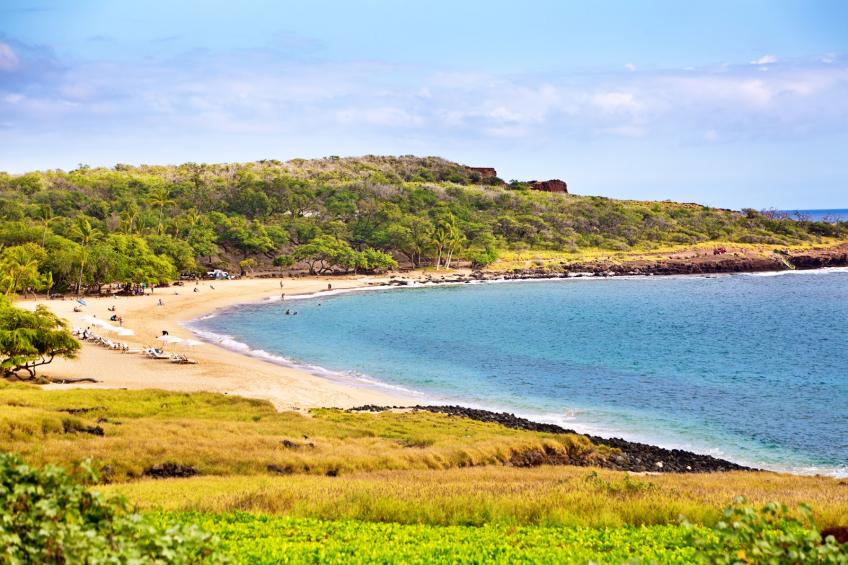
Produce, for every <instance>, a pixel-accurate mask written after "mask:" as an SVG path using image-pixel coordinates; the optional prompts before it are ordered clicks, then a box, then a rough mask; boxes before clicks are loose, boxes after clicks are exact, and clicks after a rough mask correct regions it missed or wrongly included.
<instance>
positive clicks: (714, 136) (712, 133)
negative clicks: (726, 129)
mask: <svg viewBox="0 0 848 565" xmlns="http://www.w3.org/2000/svg"><path fill="white" fill-rule="evenodd" d="M704 139H705V140H707V141H710V142H713V141H718V139H719V135H718V132H717V131H716V130H714V129H708V130H707V131H705V132H704Z"/></svg>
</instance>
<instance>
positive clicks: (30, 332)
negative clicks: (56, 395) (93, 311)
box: [0, 296, 80, 378]
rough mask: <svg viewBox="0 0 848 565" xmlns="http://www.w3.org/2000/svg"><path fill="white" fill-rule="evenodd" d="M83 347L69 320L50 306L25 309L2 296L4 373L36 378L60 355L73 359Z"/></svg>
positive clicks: (0, 370) (0, 358)
mask: <svg viewBox="0 0 848 565" xmlns="http://www.w3.org/2000/svg"><path fill="white" fill-rule="evenodd" d="M79 348H80V344H79V342H78V341H77V340H76V339H74V337H73V335H71V332H70V330H68V326H67V323H66V322H65V321H64V320H62V319H61V318H59V317H58V316H56V314H54V313H53V312H51V311H50V309H49V308H47V307H46V306H44V305H38V307H37V308H36V309H35V311H30V310H25V309H23V308H17V307H15V306H13V305H12V303H11V302H10V301H9V299H8V298H7V297H5V296H0V376H4V377H9V376H15V375H18V374H20V373H26V374H27V375H28V376H29V377H30V378H33V377H35V373H36V369H37V368H38V367H40V366H43V365H48V364H50V363H51V362H52V361H53V359H55V358H56V357H64V358H67V359H72V358H73V357H74V356H75V355H76V352H77V351H78V350H79Z"/></svg>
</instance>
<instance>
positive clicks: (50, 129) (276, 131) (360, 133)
mask: <svg viewBox="0 0 848 565" xmlns="http://www.w3.org/2000/svg"><path fill="white" fill-rule="evenodd" d="M366 154H391V155H406V154H414V155H438V156H441V157H445V158H447V159H450V160H454V161H458V162H461V163H464V164H468V165H472V166H491V167H495V168H496V169H497V170H498V174H499V176H501V177H502V178H504V179H505V180H511V179H520V180H531V179H547V178H561V179H563V180H566V181H567V182H568V185H569V189H570V191H571V192H574V193H577V194H596V195H603V196H609V197H615V198H635V199H651V200H663V199H672V200H678V201H685V202H699V203H704V204H709V205H713V206H722V207H728V208H743V207H753V208H779V209H796V208H804V209H808V208H848V2H844V1H842V0H821V1H819V0H803V1H780V0H769V1H760V0H733V1H723V0H713V1H709V2H708V1H703V2H695V1H692V2H680V1H679V0H675V1H661V0H643V1H640V2H634V1H625V0H621V1H606V0H597V1H593V2H565V1H532V0H525V1H523V2H514V1H499V0H489V1H462V0H452V1H450V2H447V1H441V0H431V1H429V2H416V3H412V2H403V1H400V0H398V1H376V0H360V1H356V2H353V1H349V0H338V1H334V2H332V1H324V0H309V1H304V0H301V1H299V2H286V1H279V0H278V1H270V0H269V1H260V0H254V1H251V0H241V1H239V2H233V1H232V0H228V1H218V0H203V1H201V0H197V1H181V2H175V1H173V0H170V1H160V0H145V1H144V2H113V1H106V0H103V1H98V0H75V1H74V2H67V1H63V0H56V1H48V0H43V1H40V0H31V1H19V0H0V170H5V171H8V172H11V173H20V172H24V171H27V170H34V169H39V170H41V169H54V168H61V169H65V170H70V169H74V168H76V167H77V166H78V165H79V164H80V163H84V164H88V165H91V166H113V165H115V164H116V163H128V164H141V163H147V164H154V163H155V164H175V163H183V162H187V161H196V162H206V163H212V162H232V161H254V160H259V159H280V160H288V159H292V158H297V157H300V158H312V157H323V156H328V155H343V156H346V155H366Z"/></svg>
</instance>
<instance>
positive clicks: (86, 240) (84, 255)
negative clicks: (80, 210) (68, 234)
mask: <svg viewBox="0 0 848 565" xmlns="http://www.w3.org/2000/svg"><path fill="white" fill-rule="evenodd" d="M72 231H73V234H74V236H75V237H76V239H77V240H78V241H79V244H80V268H79V278H78V279H77V294H80V293H81V292H82V275H83V273H84V272H85V263H86V261H87V260H88V248H89V246H90V245H91V244H92V243H94V242H95V241H96V240H97V239H99V238H100V236H101V235H103V234H102V233H101V232H100V230H98V229H97V228H95V227H93V226H92V225H91V222H89V221H88V218H86V217H85V216H77V222H76V224H75V225H74V227H73V230H72Z"/></svg>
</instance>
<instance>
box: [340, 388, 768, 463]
mask: <svg viewBox="0 0 848 565" xmlns="http://www.w3.org/2000/svg"><path fill="white" fill-rule="evenodd" d="M398 409H411V410H424V411H427V412H436V413H441V414H448V415H450V416H461V417H465V418H469V419H471V420H477V421H480V422H491V423H495V424H500V425H502V426H506V427H507V428H513V429H518V430H528V431H534V432H544V433H551V434H577V435H585V437H587V438H588V439H589V440H590V441H591V442H592V443H594V444H596V445H605V446H608V447H612V448H615V449H617V450H619V453H616V454H615V455H613V456H612V457H610V458H608V459H606V460H604V461H600V462H599V461H591V462H585V461H582V460H573V461H571V460H569V461H564V460H562V458H561V456H559V455H557V454H553V453H547V452H541V451H539V452H533V453H530V452H523V453H520V454H515V455H514V456H513V458H512V459H511V463H512V464H513V465H515V466H518V467H535V466H538V465H564V464H567V465H595V466H600V467H605V468H608V469H615V470H618V471H631V472H657V473H715V472H722V471H750V470H752V469H751V468H750V467H745V466H743V465H737V464H736V463H731V462H730V461H725V460H724V459H718V458H716V457H712V456H710V455H700V454H698V453H692V452H690V451H684V450H681V449H664V448H662V447H657V446H655V445H647V444H644V443H638V442H633V441H627V440H624V439H621V438H602V437H598V436H592V435H586V434H578V433H577V432H576V431H574V430H568V429H565V428H563V427H561V426H557V425H556V424H544V423H540V422H533V421H531V420H527V419H526V418H520V417H518V416H516V415H515V414H509V413H507V412H492V411H489V410H480V409H476V408H465V407H463V406H420V405H417V406H374V405H365V406H359V407H357V408H351V409H350V411H356V412H384V411H386V410H398Z"/></svg>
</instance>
